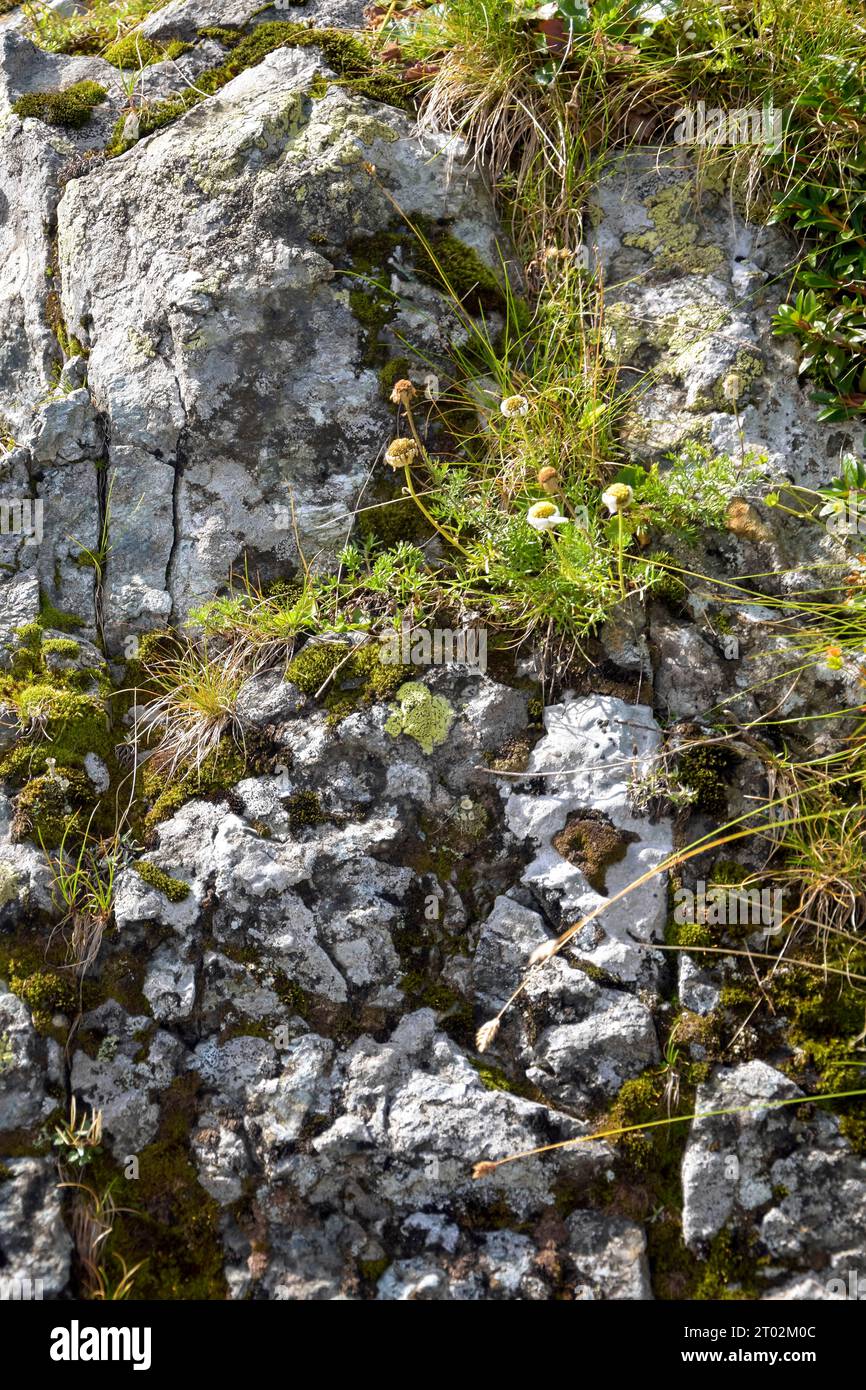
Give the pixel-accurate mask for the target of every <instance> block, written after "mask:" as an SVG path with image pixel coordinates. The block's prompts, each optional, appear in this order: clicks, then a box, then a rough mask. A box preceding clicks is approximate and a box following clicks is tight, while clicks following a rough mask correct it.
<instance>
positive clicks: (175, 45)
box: [102, 33, 192, 69]
mask: <svg viewBox="0 0 866 1390" xmlns="http://www.w3.org/2000/svg"><path fill="white" fill-rule="evenodd" d="M191 48H192V44H189V43H183V42H181V40H180V39H172V40H171V41H170V42H169V43H166V44H162V43H154V42H153V40H152V39H149V38H146V37H145V35H144V34H139V33H132V34H124V36H123V38H120V39H115V41H114V43H113V44H110V45H109V47H108V48H107V49H106V50H105V53H104V54H103V55H102V56H103V57H104V58H105V61H106V62H107V63H112V64H113V65H114V67H116V68H124V69H129V68H146V67H149V66H150V65H151V63H161V62H163V61H164V59H166V58H179V57H180V56H181V54H182V53H188V52H189V50H190V49H191Z"/></svg>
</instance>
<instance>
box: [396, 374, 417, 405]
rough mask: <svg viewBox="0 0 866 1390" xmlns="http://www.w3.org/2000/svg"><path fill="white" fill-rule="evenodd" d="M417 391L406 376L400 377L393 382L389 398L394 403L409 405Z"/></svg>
mask: <svg viewBox="0 0 866 1390" xmlns="http://www.w3.org/2000/svg"><path fill="white" fill-rule="evenodd" d="M417 394H418V392H417V391H416V390H415V387H414V386H413V385H412V383H411V381H409V380H408V378H407V377H401V379H400V380H399V381H395V382H394V389H393V391H392V392H391V400H392V402H393V403H394V405H411V404H412V402H413V401H414V399H415V397H416V396H417Z"/></svg>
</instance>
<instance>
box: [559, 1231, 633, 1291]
mask: <svg viewBox="0 0 866 1390" xmlns="http://www.w3.org/2000/svg"><path fill="white" fill-rule="evenodd" d="M566 1249H567V1251H568V1254H569V1256H570V1257H571V1258H572V1259H573V1260H574V1263H575V1265H576V1267H577V1271H578V1275H579V1277H580V1278H581V1279H582V1280H584V1281H585V1282H583V1283H582V1284H579V1285H578V1286H577V1288H576V1289H575V1295H574V1296H575V1298H582V1299H597V1298H603V1299H611V1298H617V1299H619V1298H624V1299H648V1298H652V1291H651V1289H650V1279H649V1266H648V1265H647V1258H646V1236H645V1235H644V1232H643V1229H642V1228H641V1227H640V1226H638V1225H637V1224H636V1222H634V1221H626V1220H625V1219H624V1218H623V1217H621V1216H601V1215H599V1213H598V1212H593V1211H576V1212H574V1213H573V1215H571V1216H570V1217H569V1218H568V1243H567V1246H566Z"/></svg>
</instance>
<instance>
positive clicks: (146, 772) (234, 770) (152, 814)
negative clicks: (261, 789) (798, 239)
mask: <svg viewBox="0 0 866 1390" xmlns="http://www.w3.org/2000/svg"><path fill="white" fill-rule="evenodd" d="M246 771H247V769H246V763H245V761H244V758H243V756H242V754H241V752H240V750H239V749H238V748H237V747H236V746H235V744H234V743H233V742H232V741H231V739H223V741H222V743H221V744H220V746H219V748H218V749H217V751H216V753H215V754H214V755H213V756H212V757H211V758H208V759H206V760H205V762H203V763H202V765H201V767H200V768H199V769H198V771H192V770H190V769H184V768H180V769H178V770H177V771H175V773H174V774H172V775H171V776H169V775H168V773H167V772H165V771H161V770H159V769H157V768H150V767H145V768H144V769H143V771H142V774H141V780H142V789H143V791H144V795H145V799H146V800H147V801H149V802H151V803H152V805H151V808H150V810H149V811H148V813H147V815H146V816H145V819H144V829H145V831H150V830H153V829H154V828H155V827H156V826H157V825H158V824H159V822H160V821H162V820H168V819H169V817H171V816H173V815H174V814H175V812H176V811H179V810H180V808H181V806H185V805H186V803H187V801H192V800H193V798H198V797H201V798H203V799H204V800H206V801H212V800H214V799H216V798H219V797H221V796H225V794H226V792H228V791H230V789H231V788H232V787H233V786H235V785H236V783H238V782H240V781H241V779H242V778H243V777H245V776H246ZM185 774H186V775H185Z"/></svg>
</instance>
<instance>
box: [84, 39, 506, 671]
mask: <svg viewBox="0 0 866 1390" xmlns="http://www.w3.org/2000/svg"><path fill="white" fill-rule="evenodd" d="M323 71H326V69H324V68H323V66H322V63H321V61H320V60H318V59H317V58H316V57H315V55H314V54H313V53H311V52H309V51H307V50H298V49H282V50H280V51H278V52H276V53H273V54H271V55H270V56H269V57H268V58H266V59H265V61H264V62H263V63H261V64H260V65H259V66H257V67H255V68H253V69H250V70H248V71H247V72H245V73H242V74H241V75H240V76H239V77H237V78H235V79H234V80H233V81H232V82H231V83H229V84H228V86H226V87H225V88H223V90H222V91H221V92H219V93H218V94H217V95H216V96H214V97H212V98H211V99H210V100H209V101H207V102H205V103H203V104H202V105H200V106H198V107H195V108H194V109H193V110H191V111H189V112H188V113H187V114H186V115H185V116H183V117H182V118H181V119H180V120H179V121H177V122H176V123H175V124H174V125H172V126H170V127H169V128H168V129H166V130H165V131H163V132H157V133H156V134H155V135H153V136H151V137H150V138H149V139H148V140H146V141H145V142H144V143H143V144H142V145H141V146H140V147H135V148H134V149H133V150H130V151H129V152H128V153H127V154H126V155H123V156H122V157H120V158H119V159H116V160H112V161H110V162H109V163H107V164H105V165H104V166H103V167H102V168H101V169H100V170H98V171H97V172H96V173H95V174H94V175H93V176H91V177H89V178H87V179H79V180H75V181H74V182H73V183H71V184H70V185H69V186H68V188H67V190H66V193H65V194H64V197H63V199H62V201H61V204H60V207H59V209H58V223H59V245H60V260H61V267H62V275H63V296H62V298H63V307H64V312H65V314H66V317H67V320H68V322H69V324H70V325H71V326H72V329H73V331H75V332H76V333H80V335H81V338H82V341H83V342H85V343H86V344H87V346H88V347H89V348H90V358H89V362H88V380H89V382H90V389H91V392H92V393H93V396H94V399H95V400H96V401H97V402H98V406H99V409H100V410H101V411H102V412H104V414H105V417H106V419H107V421H108V425H109V429H110V435H111V447H110V466H111V469H112V476H114V478H115V480H116V481H115V488H116V489H117V491H116V493H115V498H116V501H117V503H118V504H121V503H122V505H118V506H117V508H116V517H117V521H116V524H115V526H114V529H113V530H112V544H113V550H112V563H111V565H110V567H109V572H108V576H107V584H106V612H107V614H108V637H109V642H110V644H111V645H113V646H114V647H116V646H117V644H118V643H119V642H120V641H121V639H122V636H123V635H125V634H126V633H128V632H129V631H134V630H144V629H148V628H152V627H156V626H159V625H160V624H161V623H162V622H164V620H165V619H166V617H167V616H169V615H171V616H172V617H173V618H174V619H175V620H177V619H180V618H182V617H183V616H185V615H186V613H187V612H188V611H189V609H190V607H191V606H192V605H194V604H195V603H198V602H201V601H203V600H205V599H207V598H210V597H211V596H212V595H213V594H214V592H215V591H216V590H217V589H218V587H219V586H220V585H221V584H223V583H224V582H225V579H226V576H227V575H228V574H229V573H230V571H231V569H232V566H233V565H236V564H238V563H239V562H240V561H241V560H242V557H243V556H244V554H249V555H250V556H253V557H255V559H256V562H257V563H258V564H259V565H261V566H264V570H263V573H264V574H265V576H266V575H267V566H268V564H269V563H270V565H271V570H272V572H275V571H274V566H275V565H276V564H277V563H279V564H280V565H281V566H282V568H283V571H285V568H286V566H287V565H291V564H292V563H293V562H295V561H296V560H297V549H296V538H295V527H296V528H297V540H298V543H299V544H300V546H301V549H302V551H303V553H304V554H305V556H306V557H307V559H308V561H310V562H314V561H316V560H317V557H319V558H322V559H323V558H325V557H327V556H328V555H330V554H332V553H333V552H334V550H335V548H339V547H340V546H341V545H342V544H343V543H344V541H345V539H346V537H347V534H348V529H349V526H350V522H351V515H352V508H353V504H354V500H355V498H356V496H357V495H358V492H359V490H360V488H361V486H362V483H363V481H364V479H365V478H366V476H367V474H368V473H369V470H370V468H371V467H372V465H373V463H374V462H375V460H376V458H377V455H378V452H379V450H380V448H381V447H382V444H383V441H384V440H385V439H386V438H387V435H386V433H385V431H386V425H387V419H388V416H387V413H386V409H385V406H384V404H383V402H382V401H381V398H380V396H379V392H378V380H377V377H376V373H375V372H374V371H373V370H371V369H370V368H365V367H364V366H363V364H362V330H361V327H360V325H359V324H358V322H357V320H356V319H355V318H354V317H353V314H352V310H351V306H350V304H349V299H348V291H349V286H350V283H351V282H349V281H347V280H345V279H340V278H339V277H338V276H337V269H338V265H339V263H340V262H343V263H345V264H346V267H347V268H348V269H351V264H350V261H351V256H350V255H348V253H347V249H346V248H347V243H349V242H350V241H352V240H357V239H363V238H364V237H369V236H371V235H373V234H375V233H376V232H379V231H381V230H383V228H385V227H386V226H388V225H390V223H391V222H392V221H393V219H394V216H395V214H394V209H393V204H392V203H391V202H389V201H388V200H387V199H386V198H385V197H384V195H383V193H382V191H381V181H382V180H384V181H385V183H386V184H387V185H388V187H389V190H390V194H391V196H392V197H393V198H394V199H395V200H396V202H397V203H398V204H399V205H400V206H401V207H403V208H405V210H406V212H407V213H415V214H427V215H435V216H437V217H442V216H448V217H451V218H454V219H455V225H456V227H457V229H458V231H459V224H460V222H461V219H466V218H467V216H468V215H469V213H470V212H471V218H472V228H473V232H472V235H473V240H474V241H475V242H479V244H481V245H482V247H483V248H484V249H485V251H486V254H488V255H490V251H491V248H492V243H493V236H494V231H495V225H494V222H493V218H492V214H491V213H490V212H489V211H488V208H487V204H486V201H485V198H484V195H483V193H482V191H481V189H480V187H479V184H478V182H477V180H475V179H471V178H469V177H467V176H465V175H461V174H459V173H458V174H457V175H456V177H455V178H454V179H453V180H452V181H451V182H448V180H447V175H446V161H445V160H444V159H441V158H439V159H430V160H429V161H427V162H424V161H423V157H422V153H421V151H420V149H419V147H418V143H417V140H416V139H415V138H414V137H413V136H412V135H411V128H410V124H409V121H408V120H407V118H406V117H405V116H404V115H402V114H401V113H400V112H397V111H395V110H394V109H392V108H390V107H383V106H377V105H375V104H373V103H371V102H368V101H366V100H364V99H361V98H358V97H355V96H352V95H350V94H349V93H347V92H346V91H345V90H342V89H340V88H338V87H336V86H332V87H330V88H329V90H328V93H327V95H326V96H325V97H323V98H322V99H321V100H317V101H311V99H310V96H309V91H310V84H311V82H312V80H313V78H314V76H315V75H316V74H317V73H322V72H323ZM429 153H430V154H433V153H436V151H435V150H434V149H431V150H430V152H429ZM439 153H441V150H440V151H439ZM368 164H373V165H375V166H376V169H377V171H378V172H377V174H376V178H375V179H374V178H373V177H372V176H371V174H370V173H368V172H367V170H366V168H365V166H366V165H368ZM347 255H348V258H347ZM340 268H342V266H341V265H340ZM121 286H122V288H123V292H122V293H119V292H118V291H119V290H120V288H121ZM418 293H419V294H420V295H421V298H420V300H419V302H418V303H417V304H416V303H415V301H414V294H415V292H414V291H413V287H412V283H411V282H410V281H407V282H406V284H405V285H404V286H403V287H402V289H401V298H402V309H403V312H405V313H408V312H409V311H410V310H411V311H412V313H413V315H414V320H415V323H414V330H413V332H414V336H416V337H417V336H419V335H420V337H421V339H422V340H424V342H425V344H426V346H427V347H428V348H430V347H433V348H435V343H436V339H437V334H438V333H439V327H438V321H437V314H438V316H439V317H440V318H441V316H442V314H443V313H444V312H445V311H444V309H443V305H442V303H441V302H437V296H436V295H435V294H433V293H432V292H431V291H429V290H426V289H422V287H420V286H419V287H418ZM446 316H447V315H446ZM452 327H453V325H452ZM138 497H140V498H144V497H146V498H147V499H148V502H147V506H146V507H144V506H138V507H136V506H134V505H133V503H134V500H135V499H136V498H138ZM292 505H294V519H295V520H294V526H293V523H292V520H291V515H292ZM154 506H155V507H156V511H155V512H154ZM142 552H144V554H145V555H146V562H145V565H144V566H142V563H141V556H142Z"/></svg>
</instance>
